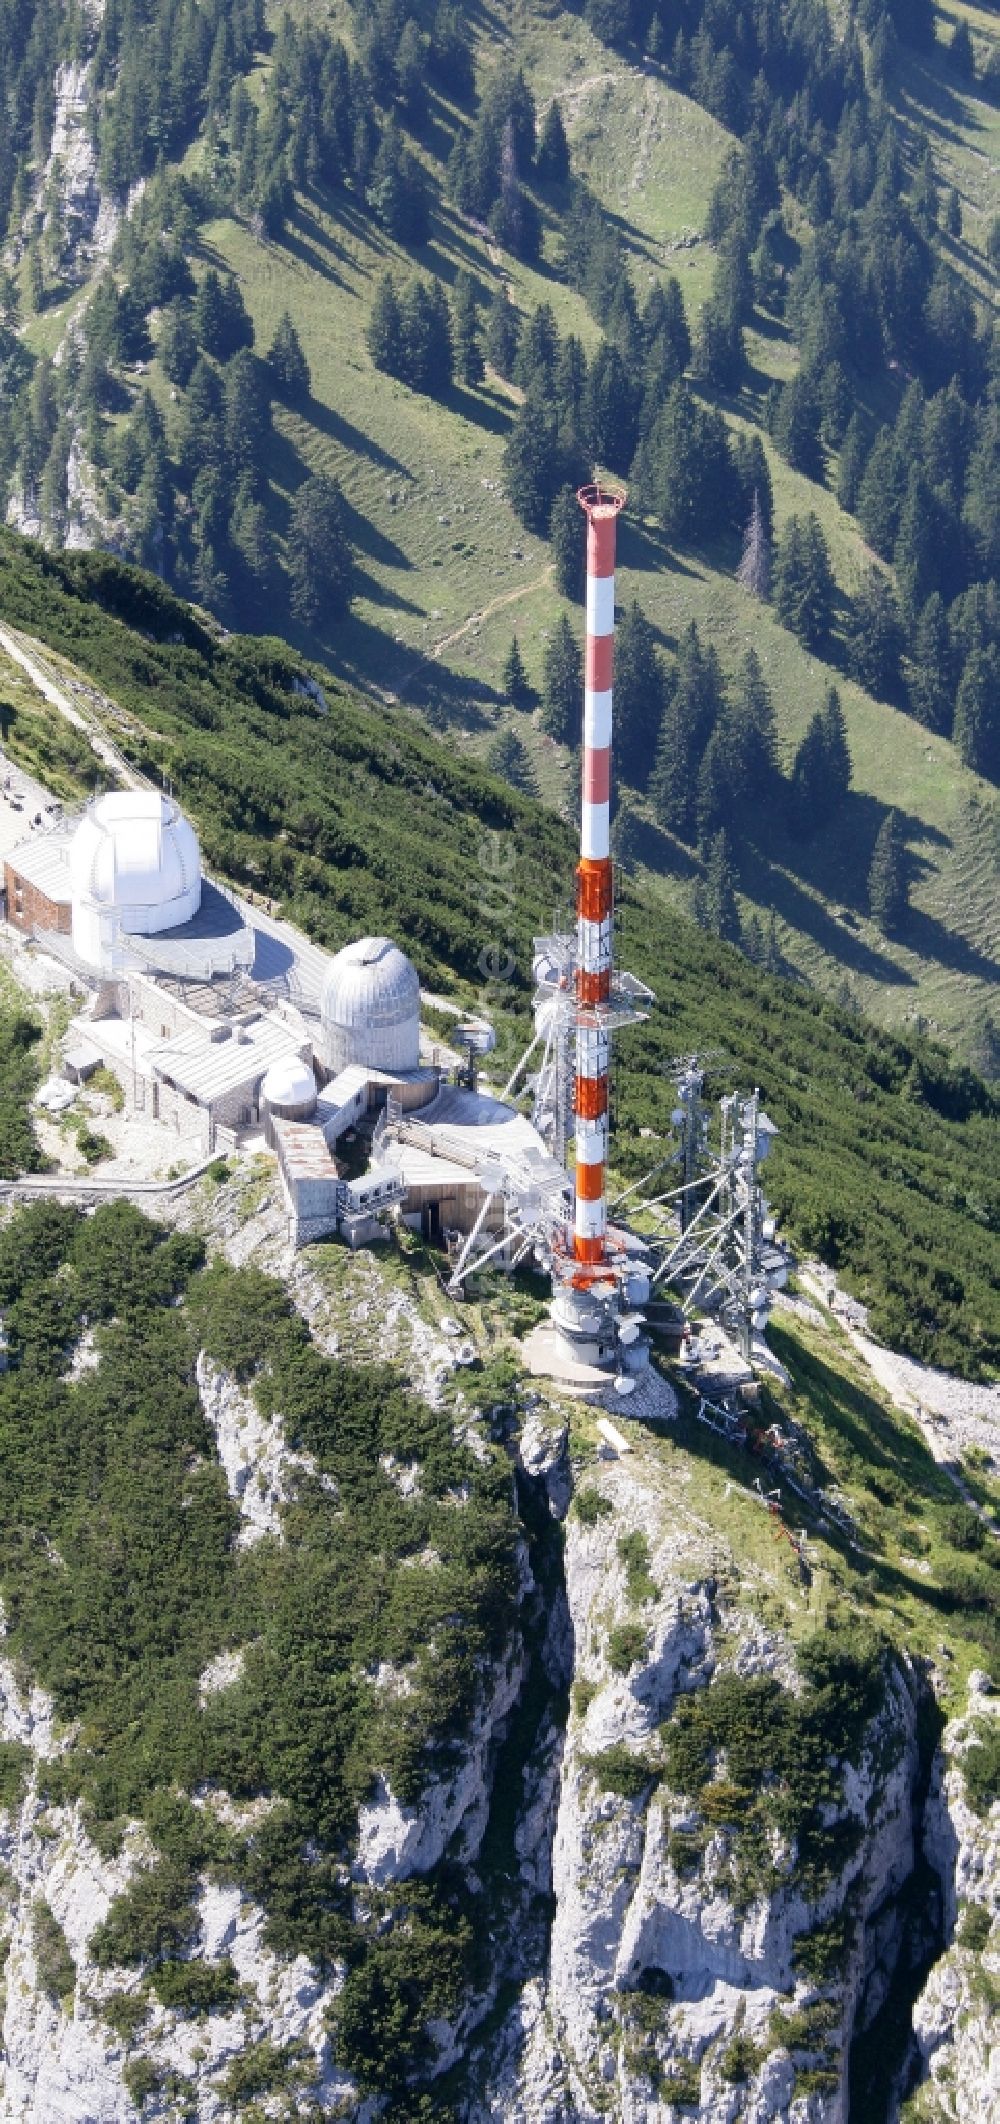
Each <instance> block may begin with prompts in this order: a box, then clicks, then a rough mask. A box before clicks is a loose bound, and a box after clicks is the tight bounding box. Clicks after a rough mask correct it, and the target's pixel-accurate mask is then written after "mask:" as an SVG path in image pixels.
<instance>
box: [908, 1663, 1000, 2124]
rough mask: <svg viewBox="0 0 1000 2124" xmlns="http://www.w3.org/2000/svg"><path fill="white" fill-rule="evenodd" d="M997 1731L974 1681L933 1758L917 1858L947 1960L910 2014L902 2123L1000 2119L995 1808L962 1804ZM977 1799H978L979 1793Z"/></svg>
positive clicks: (998, 1824)
mask: <svg viewBox="0 0 1000 2124" xmlns="http://www.w3.org/2000/svg"><path fill="white" fill-rule="evenodd" d="M998 1725H1000V1697H997V1696H993V1695H992V1694H991V1693H990V1688H989V1684H988V1682H987V1680H986V1677H985V1675H983V1674H980V1673H974V1674H973V1675H972V1676H971V1678H970V1684H969V1705H968V1711H967V1713H966V1715H965V1717H964V1718H960V1719H956V1720H953V1721H952V1723H951V1725H950V1726H949V1727H948V1728H947V1730H946V1732H945V1735H944V1738H943V1743H942V1746H941V1748H940V1749H939V1751H938V1754H937V1757H936V1759H935V1763H934V1770H933V1774H932V1778H931V1787H930V1792H929V1794H928V1799H927V1807H926V1812H925V1816H924V1851H925V1854H926V1857H927V1859H928V1861H929V1863H930V1865H931V1866H932V1867H933V1868H934V1870H935V1872H936V1873H937V1875H938V1878H939V1879H940V1882H941V1887H942V1896H943V1904H944V1908H943V1920H944V1931H945V1938H946V1940H947V1941H948V1943H949V1944H948V1946H947V1950H946V1952H945V1953H944V1954H943V1955H942V1956H941V1957H940V1959H939V1960H938V1961H937V1962H935V1964H934V1966H933V1968H932V1970H931V1973H930V1975H929V1977H928V1979H927V1982H926V1984H925V1985H924V1987H923V1990H922V1991H921V1993H920V1997H919V1998H918V2000H917V2003H916V2007H915V2009H914V2014H913V2032H914V2039H915V2048H916V2051H917V2069H918V2071H919V2074H920V2080H921V2084H920V2086H919V2088H918V2091H917V2093H916V2094H915V2095H914V2097H913V2099H912V2101H911V2102H909V2103H907V2104H906V2107H905V2116H906V2118H907V2124H911V2120H912V2124H916V2120H918V2119H920V2120H925V2124H944V2120H946V2119H947V2120H948V2124H952V2120H954V2124H996V2119H997V2118H998V2117H1000V1928H998V1926H997V1918H998V1916H1000V1800H997V1799H994V1800H993V1801H992V1804H990V1803H989V1802H988V1800H984V1799H980V1800H979V1803H978V1805H977V1806H973V1805H972V1804H971V1802H970V1796H969V1791H968V1785H967V1777H966V1762H967V1758H968V1757H969V1755H970V1752H971V1751H974V1750H978V1749H980V1748H982V1747H983V1745H984V1743H985V1742H987V1741H988V1737H989V1735H990V1733H991V1732H992V1733H993V1734H994V1735H995V1734H996V1732H997V1729H998ZM977 1796H978V1795H977Z"/></svg>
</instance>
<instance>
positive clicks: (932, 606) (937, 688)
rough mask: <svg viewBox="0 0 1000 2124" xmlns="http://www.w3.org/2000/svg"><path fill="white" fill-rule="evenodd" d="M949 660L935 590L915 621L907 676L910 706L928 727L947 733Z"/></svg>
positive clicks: (945, 626)
mask: <svg viewBox="0 0 1000 2124" xmlns="http://www.w3.org/2000/svg"><path fill="white" fill-rule="evenodd" d="M950 663H951V658H950V649H949V641H948V622H947V619H946V618H945V610H944V601H943V599H942V597H941V595H940V592H939V591H935V592H934V594H933V596H931V597H929V598H928V600H927V603H926V605H925V606H924V609H923V611H922V612H921V614H920V617H919V619H918V621H917V624H916V628H915V630H914V635H913V650H912V658H911V662H910V666H909V671H908V675H907V693H908V695H909V701H910V708H911V710H912V712H913V714H914V715H915V716H916V717H917V720H918V722H921V723H924V724H925V725H926V727H927V729H928V730H939V731H943V732H945V733H947V731H948V729H949V726H950V723H951V717H952V713H953V703H952V697H951V692H952V689H951V684H950Z"/></svg>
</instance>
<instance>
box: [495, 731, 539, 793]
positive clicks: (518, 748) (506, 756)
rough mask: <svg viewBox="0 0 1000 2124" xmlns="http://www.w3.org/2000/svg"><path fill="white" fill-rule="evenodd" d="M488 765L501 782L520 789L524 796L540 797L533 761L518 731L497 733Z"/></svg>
mask: <svg viewBox="0 0 1000 2124" xmlns="http://www.w3.org/2000/svg"><path fill="white" fill-rule="evenodd" d="M486 765H487V767H488V768H489V770H490V773H491V774H496V775H499V777H500V779H501V781H504V782H509V783H510V786H511V788H512V789H520V790H521V792H522V794H523V795H524V796H537V795H538V785H537V783H536V781H535V776H534V772H533V769H532V765H531V761H530V760H529V758H528V754H527V752H526V750H525V747H524V745H523V743H522V741H521V739H520V738H519V737H518V734H517V731H516V730H510V729H504V730H498V731H497V734H496V736H495V737H494V738H493V739H492V740H491V743H490V746H489V750H488V751H487V754H486Z"/></svg>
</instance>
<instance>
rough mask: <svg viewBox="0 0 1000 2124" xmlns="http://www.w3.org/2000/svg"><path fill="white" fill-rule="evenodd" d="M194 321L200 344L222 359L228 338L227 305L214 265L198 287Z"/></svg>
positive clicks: (218, 358) (208, 352) (205, 349)
mask: <svg viewBox="0 0 1000 2124" xmlns="http://www.w3.org/2000/svg"><path fill="white" fill-rule="evenodd" d="M193 321H194V330H195V337H196V339H197V341H198V345H199V346H200V347H202V348H203V349H204V352H205V353H206V354H214V355H215V357H216V359H217V360H221V359H222V353H223V348H224V346H225V338H226V305H225V300H224V297H223V293H222V281H221V279H220V277H219V275H218V273H217V272H216V270H215V267H214V266H209V268H208V271H207V273H206V274H205V277H204V279H203V281H202V283H201V286H200V287H199V289H198V293H197V295H196V297H195V305H194V320H193Z"/></svg>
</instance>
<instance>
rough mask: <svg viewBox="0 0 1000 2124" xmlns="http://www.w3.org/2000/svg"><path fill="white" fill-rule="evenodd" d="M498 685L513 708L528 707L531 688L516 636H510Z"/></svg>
mask: <svg viewBox="0 0 1000 2124" xmlns="http://www.w3.org/2000/svg"><path fill="white" fill-rule="evenodd" d="M500 683H501V685H502V687H503V691H504V694H505V695H506V698H507V699H508V700H509V701H510V702H511V704H512V706H513V707H515V708H527V707H530V705H531V698H532V693H531V686H530V685H529V683H528V674H527V672H526V670H525V668H524V658H523V657H522V655H521V646H520V643H519V641H518V639H517V635H516V634H512V635H511V638H510V648H509V649H508V651H507V655H506V659H505V661H504V667H503V674H502V677H501V681H500Z"/></svg>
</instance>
